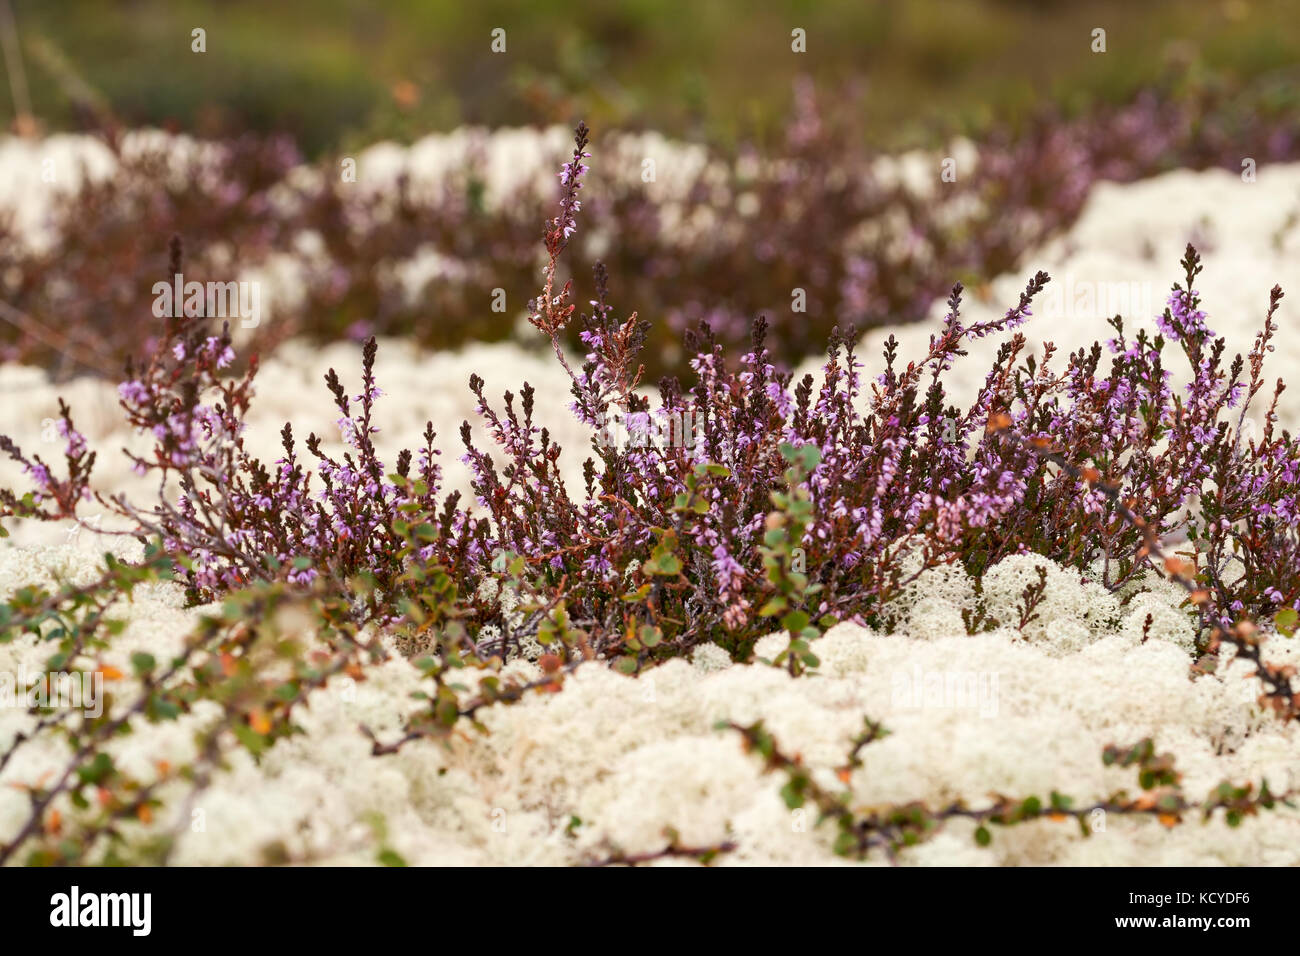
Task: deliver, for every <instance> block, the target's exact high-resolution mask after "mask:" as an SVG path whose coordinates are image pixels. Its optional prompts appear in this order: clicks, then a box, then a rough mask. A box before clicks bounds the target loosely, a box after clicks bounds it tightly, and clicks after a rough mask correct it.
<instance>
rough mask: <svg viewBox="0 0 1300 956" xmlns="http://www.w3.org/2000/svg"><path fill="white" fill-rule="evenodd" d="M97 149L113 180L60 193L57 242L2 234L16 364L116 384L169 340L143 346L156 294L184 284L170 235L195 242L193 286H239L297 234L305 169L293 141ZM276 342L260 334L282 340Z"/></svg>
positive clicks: (112, 134)
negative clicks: (161, 284) (172, 265)
mask: <svg viewBox="0 0 1300 956" xmlns="http://www.w3.org/2000/svg"><path fill="white" fill-rule="evenodd" d="M97 142H101V143H102V144H103V146H104V148H105V149H106V151H107V156H108V157H110V158H111V160H112V162H113V171H112V173H111V175H107V176H93V175H90V173H89V171H88V170H86V169H83V170H82V172H81V174H80V176H79V177H78V182H79V185H78V186H77V187H76V188H75V189H70V190H64V189H63V188H62V187H61V186H57V185H55V186H51V189H52V190H54V192H53V198H52V199H51V200H50V202H49V211H48V214H47V216H46V219H47V224H46V227H45V228H47V229H48V230H49V232H50V238H51V241H49V242H39V243H38V242H32V241H31V237H30V236H26V235H23V234H20V233H19V232H17V231H15V227H14V226H13V225H12V224H10V225H9V227H8V228H7V229H5V230H4V232H3V234H0V273H3V276H4V286H3V288H4V292H3V296H2V298H3V300H4V307H3V308H2V309H0V322H2V324H0V356H2V357H3V358H4V359H5V360H8V361H14V360H17V361H23V362H27V363H31V364H40V365H44V366H46V367H49V368H51V369H52V370H54V371H55V372H56V373H59V374H72V373H83V374H84V373H86V372H89V373H92V374H98V375H104V376H110V377H115V376H117V375H118V374H120V371H121V368H122V362H123V360H124V359H126V358H127V357H129V356H131V355H133V354H138V353H139V350H140V348H141V345H142V344H143V345H144V350H145V352H146V353H147V352H149V351H152V350H153V348H154V347H155V346H157V344H158V335H157V330H153V331H151V332H150V333H149V334H146V335H144V336H141V334H140V327H139V317H140V316H149V315H152V314H154V313H153V307H154V299H155V293H154V292H153V286H154V283H155V282H157V281H159V280H165V281H167V282H168V283H170V282H171V281H172V280H173V277H174V273H171V272H166V273H164V271H163V269H164V268H165V267H166V266H167V264H168V250H167V242H166V237H167V236H169V235H172V234H175V233H179V232H183V233H185V234H186V235H189V236H190V237H191V248H190V254H189V256H188V260H187V263H186V265H187V268H188V274H187V275H186V276H185V279H186V281H193V282H207V281H231V280H234V279H236V278H237V276H236V274H235V273H234V272H233V270H234V269H236V268H246V267H250V266H254V265H257V264H258V263H260V262H262V261H264V260H265V259H266V257H267V256H268V255H269V253H270V251H271V250H272V249H274V248H277V247H282V246H284V245H285V244H286V242H287V239H288V238H289V237H290V236H291V235H292V234H293V231H294V230H293V228H292V220H291V218H290V217H288V216H287V215H286V213H287V210H286V209H285V208H284V204H283V201H280V202H277V200H276V198H275V194H276V190H277V187H278V188H280V189H283V186H282V182H283V179H284V177H285V175H286V174H287V173H288V172H289V170H291V169H292V168H294V166H295V165H296V164H297V163H299V162H300V161H301V159H300V157H299V155H298V153H297V150H296V149H295V148H294V146H293V144H292V143H291V142H290V141H289V140H287V139H286V138H284V137H269V138H265V139H261V138H257V137H252V136H240V137H234V138H231V139H228V140H224V141H221V142H217V143H199V142H185V141H174V140H168V139H166V138H163V137H154V136H151V135H150V134H126V135H123V134H122V133H121V132H120V131H119V130H117V129H115V128H113V127H107V128H106V129H105V130H104V131H103V135H102V136H101V137H100V139H99V140H97ZM65 174H66V173H65ZM273 331H274V329H272V328H266V329H263V330H261V333H260V334H261V335H262V336H263V337H264V340H266V341H271V340H270V339H265V336H267V335H268V334H269V333H271V332H273Z"/></svg>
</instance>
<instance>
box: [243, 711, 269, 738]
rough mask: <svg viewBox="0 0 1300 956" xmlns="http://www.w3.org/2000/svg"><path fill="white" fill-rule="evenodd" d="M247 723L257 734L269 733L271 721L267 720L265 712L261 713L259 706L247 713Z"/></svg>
mask: <svg viewBox="0 0 1300 956" xmlns="http://www.w3.org/2000/svg"><path fill="white" fill-rule="evenodd" d="M248 725H249V726H250V727H252V728H253V729H254V730H256V731H257V732H258V733H259V734H269V733H270V732H271V722H270V721H269V720H267V718H266V714H264V713H262V711H261V709H260V708H259V709H257V710H254V711H252V712H251V713H250V714H249V715H248Z"/></svg>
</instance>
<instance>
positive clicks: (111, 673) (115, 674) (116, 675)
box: [99, 664, 126, 680]
mask: <svg viewBox="0 0 1300 956" xmlns="http://www.w3.org/2000/svg"><path fill="white" fill-rule="evenodd" d="M99 673H101V674H103V675H104V680H121V679H122V678H123V677H125V676H126V675H125V674H123V673H122V672H121V671H120V670H118V669H117V668H116V667H113V666H112V665H111V664H105V665H104V666H103V667H101V668H100V669H99Z"/></svg>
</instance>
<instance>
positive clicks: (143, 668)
mask: <svg viewBox="0 0 1300 956" xmlns="http://www.w3.org/2000/svg"><path fill="white" fill-rule="evenodd" d="M157 665H158V662H157V661H156V660H154V656H153V655H152V654H146V653H145V652H144V651H136V652H135V653H134V654H132V655H131V667H132V669H134V670H135V673H136V676H137V677H143V676H144V675H145V674H148V673H149V672H150V671H152V670H153V669H154V668H155V667H156V666H157Z"/></svg>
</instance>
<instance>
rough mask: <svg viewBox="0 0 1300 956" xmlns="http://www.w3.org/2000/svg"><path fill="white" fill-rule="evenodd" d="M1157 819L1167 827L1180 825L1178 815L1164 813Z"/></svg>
mask: <svg viewBox="0 0 1300 956" xmlns="http://www.w3.org/2000/svg"><path fill="white" fill-rule="evenodd" d="M1156 819H1157V820H1159V821H1160V822H1161V823H1163V824H1164V825H1165V826H1167V827H1170V828H1173V827H1176V826H1178V823H1179V821H1178V814H1176V813H1162V814H1160V815H1159V816H1157V817H1156Z"/></svg>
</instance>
